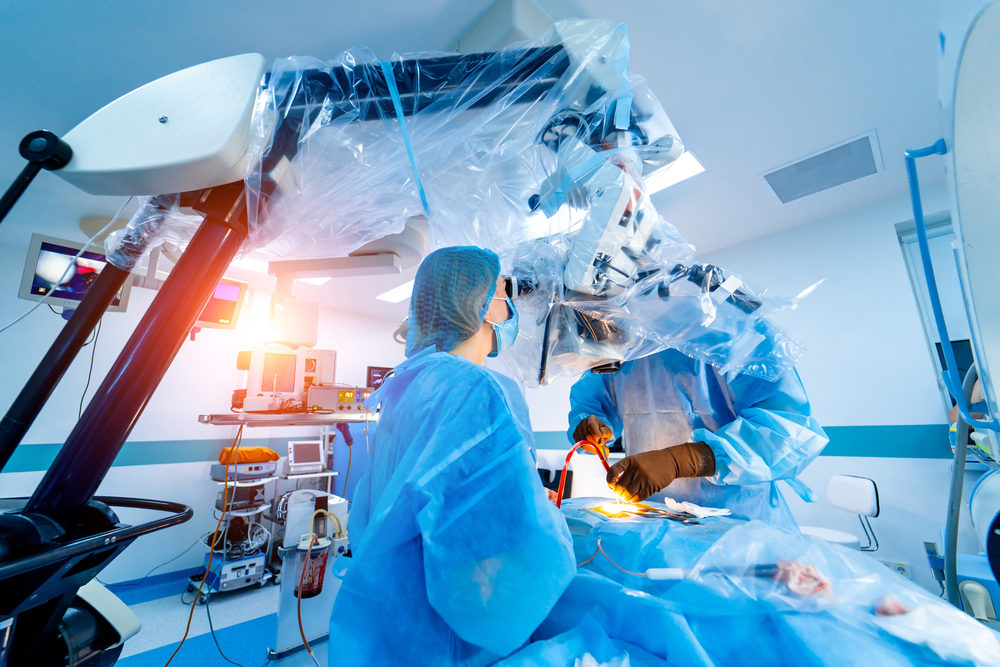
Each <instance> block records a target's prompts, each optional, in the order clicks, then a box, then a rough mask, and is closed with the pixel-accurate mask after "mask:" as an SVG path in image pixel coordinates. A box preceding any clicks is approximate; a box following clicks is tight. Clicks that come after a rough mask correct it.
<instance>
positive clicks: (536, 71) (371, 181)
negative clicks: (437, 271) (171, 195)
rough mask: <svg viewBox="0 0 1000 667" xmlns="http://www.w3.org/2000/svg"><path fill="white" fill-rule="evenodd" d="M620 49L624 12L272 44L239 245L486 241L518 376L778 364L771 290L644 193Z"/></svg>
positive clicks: (649, 111) (653, 157)
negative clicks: (412, 40)
mask: <svg viewBox="0 0 1000 667" xmlns="http://www.w3.org/2000/svg"><path fill="white" fill-rule="evenodd" d="M628 57H629V41H628V36H627V33H626V31H625V28H624V26H616V25H614V24H612V23H608V22H603V21H564V22H560V23H558V24H556V25H554V26H553V27H552V28H551V29H550V30H548V31H547V32H546V33H544V34H543V35H542V36H540V37H539V38H538V39H536V40H534V41H532V42H528V43H520V44H514V45H511V46H509V47H505V48H504V49H502V50H500V51H497V52H495V53H486V54H451V53H420V54H407V55H405V56H396V57H394V58H393V59H392V60H391V61H388V62H382V61H379V60H378V59H377V58H376V57H375V55H374V53H372V52H371V51H368V50H365V49H356V50H352V51H347V52H344V53H342V54H341V55H340V56H338V57H337V58H335V59H334V60H333V61H320V60H316V59H313V58H305V57H294V58H286V59H281V60H278V61H276V62H275V63H274V64H273V65H272V67H271V68H270V70H269V71H268V72H267V73H266V74H265V77H264V80H263V82H262V85H261V89H260V92H259V94H258V97H257V100H256V103H255V107H254V111H253V115H252V119H251V124H250V136H249V138H248V145H249V148H248V152H247V175H246V179H245V180H246V190H247V203H248V216H249V227H250V229H249V234H250V237H249V241H248V243H247V245H246V247H245V250H246V251H249V250H262V251H266V252H267V253H270V254H272V255H275V256H278V257H295V258H309V257H341V256H344V255H347V254H348V253H351V252H371V251H373V249H375V248H373V246H372V244H373V243H377V242H379V241H380V240H384V239H386V237H392V236H394V235H396V234H399V233H401V232H403V231H404V229H405V228H406V227H407V224H408V221H411V220H413V219H414V218H417V217H425V218H426V221H427V222H426V224H427V227H428V230H429V235H430V244H431V246H432V247H443V246H448V245H478V246H482V247H486V248H490V249H492V250H494V251H496V252H497V253H498V254H499V255H500V256H501V258H502V259H503V260H504V265H505V268H509V270H510V271H511V272H512V273H513V274H514V275H515V276H518V275H519V274H522V277H529V278H531V279H533V280H534V286H533V289H534V292H533V298H534V301H535V302H534V303H533V304H530V305H527V306H526V309H527V310H529V311H532V317H522V319H521V327H522V335H521V337H520V339H519V340H521V343H520V345H519V346H518V347H517V348H515V353H514V354H513V355H508V356H510V358H511V359H512V360H513V363H514V365H515V366H516V367H517V368H516V374H517V375H519V376H520V377H521V378H522V379H523V380H524V381H526V382H529V383H539V382H542V383H544V382H547V381H548V380H550V379H552V378H554V377H557V376H559V375H561V374H575V373H578V372H579V371H581V370H583V369H585V368H589V367H592V366H595V365H597V364H600V363H604V362H608V361H622V360H628V359H635V358H638V357H641V356H645V355H648V354H650V353H653V352H656V351H658V350H660V349H664V348H665V347H675V348H677V349H680V350H682V351H684V352H685V353H687V354H690V355H692V356H695V357H697V358H699V359H702V360H705V361H709V362H711V363H713V364H716V365H719V366H721V367H722V368H724V369H726V370H730V369H740V370H743V371H744V372H747V373H750V374H753V375H757V376H760V377H765V378H768V379H774V378H776V377H778V376H779V375H780V374H781V373H783V372H784V371H785V370H787V369H788V368H789V367H791V365H792V363H793V362H794V360H795V357H796V356H797V354H798V349H797V346H795V344H794V343H793V342H792V341H790V340H788V339H787V338H786V337H784V336H783V335H782V334H780V332H778V331H776V330H775V329H774V328H773V327H772V326H771V325H770V324H769V322H768V320H767V319H766V317H767V314H768V312H769V311H770V310H772V309H773V306H775V305H776V304H778V302H777V301H770V300H764V299H763V297H762V295H761V293H759V292H757V291H754V290H751V289H749V288H747V287H746V286H745V285H744V284H743V283H742V281H739V280H738V279H736V278H735V277H733V276H729V275H726V274H724V273H723V272H722V271H721V270H719V269H717V268H716V267H710V266H703V265H698V264H695V263H693V261H692V260H693V254H694V248H693V247H692V246H691V245H690V244H689V243H688V242H687V241H686V240H685V239H684V238H683V236H681V234H680V233H678V231H677V230H676V229H675V228H674V227H673V226H672V225H670V224H669V223H667V222H666V221H665V220H664V219H663V218H662V217H660V215H659V214H658V213H657V211H656V209H655V207H654V206H653V204H652V201H651V199H650V196H651V195H652V194H653V193H654V192H655V191H657V190H658V189H660V188H662V187H663V186H664V185H665V184H667V183H668V182H669V181H670V180H671V179H672V178H673V176H674V175H673V174H672V171H671V170H672V169H673V168H674V167H675V166H676V164H677V159H678V158H679V157H680V156H682V155H683V154H684V147H683V145H682V143H681V141H680V139H679V137H678V136H677V133H676V131H675V130H674V128H673V126H672V124H671V123H670V120H669V118H668V117H667V115H666V113H665V112H664V110H663V107H662V106H661V105H660V103H659V101H658V100H657V99H656V97H655V96H654V95H653V94H652V93H651V91H650V90H649V88H648V86H647V85H646V83H645V82H644V81H643V80H642V79H641V78H640V77H637V76H632V75H631V74H630V72H629V70H628ZM141 216H142V214H141V213H140V214H139V217H141ZM174 219H175V216H167V217H166V220H165V222H164V225H163V226H166V227H169V226H170V224H169V223H170V222H171V221H173V220H174ZM178 221H179V223H180V225H181V229H180V231H179V232H178V235H180V236H183V235H185V234H188V235H189V232H188V229H187V227H186V226H185V225H186V224H187V221H186V220H183V219H180V218H178ZM528 282H530V281H528ZM526 284H527V283H526Z"/></svg>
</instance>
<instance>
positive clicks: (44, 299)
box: [0, 197, 132, 333]
mask: <svg viewBox="0 0 1000 667" xmlns="http://www.w3.org/2000/svg"><path fill="white" fill-rule="evenodd" d="M130 201H132V197H129V198H128V199H126V200H125V203H124V204H122V205H121V206H119V207H118V211H117V212H115V214H114V215H113V216H112V217H111V220H110V221H108V224H106V225H104V226H103V227H101V229H100V231H98V232H97V233H96V234H94V235H93V236H91V237H90V238H89V239H87V242H86V243H84V244H83V247H82V248H80V252H78V253H76V255H74V256H73V259H72V260H71V261H72V262H73V264H74V265H75V264H76V260H78V259H80V256H81V255H83V253H85V252H88V250H87V248H88V247H90V244H91V243H93V242H94V240H95V239H96V238H97V237H99V236H100V235H101V234H103V233H104V232H106V231H107V230H108V229H110V228H111V225H113V224H114V223H115V222H117V221H118V216H119V215H121V212H122V211H123V210H124V209H125V207H126V206H128V203H129V202H130ZM68 272H69V267H68V266H67V267H66V271H64V272H63V275H66V273H68ZM53 292H55V290H51V291H49V292H46V293H45V294H43V295H42V298H41V299H39V300H38V303H36V304H35V305H34V306H32V307H31V308H29V309H28V310H27V311H25V312H24V314H23V315H21V316H20V317H18V318H17V319H16V320H14V321H13V322H10V323H8V324H6V325H4V326H3V327H2V328H0V333H3V332H4V331H6V330H7V329H10V328H11V327H12V326H14V325H15V324H17V323H18V322H20V321H21V320H23V319H24V318H26V317H27V316H28V315H31V314H32V313H33V312H35V311H36V310H38V308H40V307H41V306H42V304H47V303H48V298H49V297H50V296H52V293H53Z"/></svg>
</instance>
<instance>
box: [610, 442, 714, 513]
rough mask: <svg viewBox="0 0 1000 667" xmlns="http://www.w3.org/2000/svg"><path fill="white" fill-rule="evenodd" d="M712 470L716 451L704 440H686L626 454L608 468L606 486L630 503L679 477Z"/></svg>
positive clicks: (651, 493) (698, 474)
mask: <svg viewBox="0 0 1000 667" xmlns="http://www.w3.org/2000/svg"><path fill="white" fill-rule="evenodd" d="M714 474H715V454H713V453H712V450H711V449H709V447H708V445H706V444H705V443H704V442H688V443H684V444H683V445H676V446H674V447H668V448H666V449H656V450H653V451H651V452H642V453H641V454H634V455H632V456H626V457H625V458H624V459H622V460H621V461H619V462H618V463H616V464H614V465H613V466H611V469H610V470H608V486H610V487H611V489H612V490H613V491H614V492H615V493H616V494H617V495H618V496H619V497H621V498H623V499H624V500H628V501H630V502H633V503H637V502H639V501H641V500H645V499H646V498H648V497H650V496H651V495H653V494H654V493H657V492H659V491H662V490H663V489H665V488H666V487H667V486H668V485H669V484H670V483H671V482H672V481H674V480H675V479H677V478H678V477H709V476H711V475H714Z"/></svg>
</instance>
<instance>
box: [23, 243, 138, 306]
mask: <svg viewBox="0 0 1000 667" xmlns="http://www.w3.org/2000/svg"><path fill="white" fill-rule="evenodd" d="M83 247H84V244H82V243H79V242H77V241H67V240H65V239H59V238H55V237H53V236H45V235H44V234H32V235H31V242H30V243H29V244H28V254H27V256H26V257H25V260H24V272H23V273H22V274H21V286H20V289H19V290H18V292H17V296H18V297H19V298H22V299H27V300H29V301H39V300H41V299H42V298H43V297H45V296H46V295H48V298H46V299H45V303H47V304H50V305H53V306H62V307H63V308H65V309H67V310H75V309H76V308H77V306H78V305H79V304H80V301H82V300H83V297H84V296H86V294H87V291H88V290H89V289H90V286H91V285H93V284H94V281H96V280H97V276H98V275H99V274H100V273H101V270H102V269H103V268H104V267H105V265H107V259H106V258H105V256H104V253H102V252H101V251H100V249H98V248H96V247H94V246H89V247H88V248H87V249H86V250H85V251H84V252H83V253H82V254H81V255H80V256H79V257H77V258H76V260H74V259H73V258H74V257H75V256H76V254H77V253H78V252H80V249H81V248H83ZM131 286H132V281H131V280H126V281H125V283H124V284H123V285H122V287H121V290H119V292H118V295H117V296H115V298H114V299H113V300H112V302H111V305H110V306H108V311H118V312H121V311H124V310H125V307H126V306H127V305H128V295H129V289H130V287H131Z"/></svg>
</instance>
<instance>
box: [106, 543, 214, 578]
mask: <svg viewBox="0 0 1000 667" xmlns="http://www.w3.org/2000/svg"><path fill="white" fill-rule="evenodd" d="M208 536H209V533H205V534H204V535H200V536H198V537H197V538H195V541H194V542H192V543H191V544H190V545H189V546H188V548H187V549H185V550H184V551H182V552H180V553H179V554H177V555H176V556H174V557H173V558H171V559H169V560H165V561H163V562H162V563H160V564H159V565H157V566H156V567H154V568H153V569H152V570H150V571H149V572H147V573H146V574H144V575H143V576H142V579H140V580H139V581H134V582H132V583H129V584H109V583H106V582H104V581H101V580H100V579H97V577H94V578H95V579H97V583H99V584H101V585H103V586H128V587H129V588H131V587H133V586H141V585H142V584H143V583H144V582H145V581H146V579H148V578H149V575H151V574H153V573H154V572H156V571H157V570H159V569H160V568H161V567H163V566H164V565H167V564H169V563H173V562H174V561H175V560H177V559H178V558H180V557H181V556H183V555H184V554H186V553H187V552H189V551H191V549H193V548H194V547H195V545H197V544H198V543H200V542H201V541H202V540H203V539H205V538H206V537H208Z"/></svg>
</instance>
